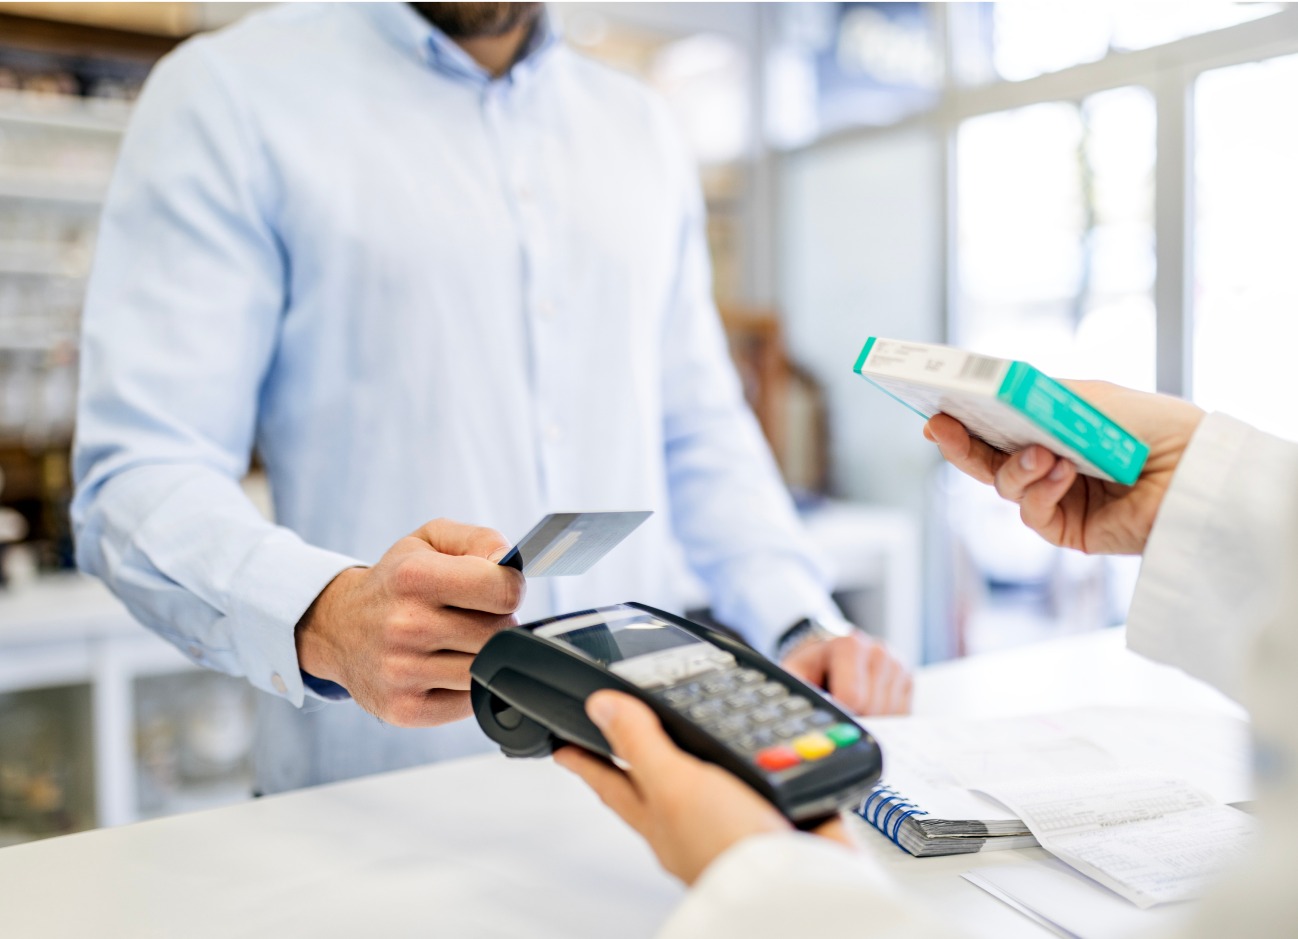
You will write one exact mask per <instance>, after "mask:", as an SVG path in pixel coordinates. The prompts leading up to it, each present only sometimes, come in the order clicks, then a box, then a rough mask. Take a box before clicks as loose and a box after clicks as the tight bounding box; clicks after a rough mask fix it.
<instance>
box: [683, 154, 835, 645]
mask: <svg viewBox="0 0 1298 939" xmlns="http://www.w3.org/2000/svg"><path fill="white" fill-rule="evenodd" d="M664 134H665V135H666V136H667V138H668V139H672V140H674V139H675V138H676V136H677V135H676V134H675V133H674V132H669V131H666V130H665V131H664ZM682 149H683V148H682ZM676 158H677V162H678V163H679V164H680V165H681V166H682V168H681V170H680V174H679V175H680V178H681V189H682V190H683V192H684V198H683V201H684V208H683V212H682V214H683V219H682V230H681V246H680V251H679V256H678V257H679V260H678V266H677V271H676V281H675V285H674V290H673V294H672V302H671V308H670V310H669V311H668V313H667V317H666V322H665V328H664V333H663V362H664V369H663V404H664V407H663V412H664V419H663V422H664V426H663V436H664V448H665V454H666V466H667V484H668V490H669V493H670V499H671V508H672V525H673V529H674V531H675V534H676V536H677V537H678V538H679V539H680V542H681V544H682V546H683V547H684V550H685V556H686V559H687V560H688V561H689V564H690V566H691V567H692V568H693V570H694V571H695V572H696V573H697V574H698V575H699V576H700V577H701V578H702V580H703V581H704V582H705V583H706V584H707V587H708V592H709V595H710V598H711V601H712V611H713V613H714V615H715V616H716V618H717V619H718V620H720V621H721V622H723V623H726V624H727V625H729V626H732V627H734V628H736V629H739V630H740V631H742V632H744V633H745V634H746V636H747V637H748V639H749V641H750V642H751V643H752V644H753V645H754V646H756V647H757V648H758V649H760V650H761V651H763V652H765V653H767V654H770V653H772V652H774V648H775V644H776V642H777V640H778V639H779V637H780V635H781V634H782V633H783V632H784V631H785V630H787V629H788V628H789V627H790V626H792V625H793V624H794V623H796V622H798V621H799V620H801V619H802V618H803V617H806V616H839V615H841V614H840V613H839V611H838V608H837V607H836V606H835V605H834V602H833V600H831V599H830V596H829V583H830V577H829V568H828V565H827V563H826V561H825V559H824V558H822V557H821V556H820V555H819V554H818V552H817V551H816V549H815V548H814V547H813V545H812V544H811V541H810V539H809V538H808V536H807V533H806V530H805V529H804V527H803V525H802V522H801V520H800V519H799V518H798V516H797V513H796V512H795V511H794V507H793V501H792V499H791V498H790V496H789V493H788V490H787V489H786V488H785V486H784V482H783V480H782V479H781V478H780V472H779V469H778V467H777V466H776V463H775V460H774V459H773V457H772V455H771V451H770V448H769V447H768V446H767V443H766V439H765V438H764V437H763V436H762V431H761V428H760V427H759V426H758V423H757V420H756V419H755V418H754V416H753V413H752V411H751V410H750V409H749V407H748V404H747V402H746V401H745V400H744V395H743V390H742V388H741V386H740V383H739V376H738V375H737V374H736V372H735V367H734V364H733V363H732V361H731V359H730V354H729V348H728V345H727V342H726V336H725V333H724V332H723V330H722V328H721V321H720V317H719V316H718V315H717V310H716V307H715V306H714V304H713V302H712V283H711V275H710V270H709V261H708V251H707V239H706V236H705V228H704V207H703V200H702V196H701V193H700V192H699V191H698V184H697V177H696V173H695V171H694V170H693V168H692V166H689V168H688V169H686V168H685V166H686V164H687V163H688V161H687V160H686V159H685V158H684V155H683V153H680V154H676Z"/></svg>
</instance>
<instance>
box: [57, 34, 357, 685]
mask: <svg viewBox="0 0 1298 939" xmlns="http://www.w3.org/2000/svg"><path fill="white" fill-rule="evenodd" d="M204 42H205V41H204V40H202V39H200V40H197V41H195V42H191V43H189V44H187V45H186V46H185V47H183V48H182V49H180V50H179V51H177V52H176V53H173V54H172V55H171V56H169V57H168V58H167V59H165V60H164V61H163V62H162V63H160V64H159V66H158V67H157V68H156V69H155V70H154V73H153V76H152V77H151V78H150V80H149V82H148V84H147V85H146V87H145V91H144V94H143V95H142V96H141V98H140V102H139V104H138V105H137V107H136V111H135V116H134V117H133V119H132V122H131V126H130V128H129V130H128V132H127V135H126V138H125V141H124V145H123V148H122V153H121V157H120V160H119V162H118V167H117V170H116V173H115V175H114V178H113V183H112V186H111V188H110V191H109V194H108V199H107V203H106V206H105V209H104V214H103V218H102V220H101V226H100V238H99V246H98V250H97V252H96V257H95V264H94V270H93V271H92V274H91V278H90V285H89V290H88V294H87V298H86V308H85V316H84V321H83V333H82V360H81V389H80V399H79V402H78V412H77V437H76V442H75V446H74V461H73V462H74V473H75V477H76V484H77V492H76V496H75V499H74V502H73V507H72V518H73V524H74V527H75V531H76V539H77V563H78V565H79V566H80V567H81V568H82V570H85V571H87V572H89V573H91V574H94V575H96V576H98V577H100V578H102V579H103V580H104V582H105V583H107V584H108V586H109V587H110V588H111V589H112V590H113V592H114V593H116V594H117V596H118V597H120V598H121V599H122V601H123V602H124V603H125V604H126V606H127V608H128V609H129V610H130V611H131V613H132V614H133V615H134V616H135V618H136V619H138V620H139V621H140V622H141V623H143V624H144V625H146V626H148V627H149V628H151V629H153V630H154V631H155V632H157V633H159V634H160V635H162V636H163V637H164V638H166V639H168V640H170V641H171V642H173V643H174V644H175V645H176V646H177V647H178V648H179V649H180V650H181V651H182V652H183V653H184V654H185V655H186V656H188V657H189V658H190V659H192V660H193V661H195V662H197V663H199V664H202V665H205V666H207V667H209V668H215V669H218V670H220V671H224V672H227V673H229V674H233V675H245V676H247V678H248V680H249V681H250V682H251V683H252V684H253V685H255V686H256V687H258V688H261V689H262V690H263V691H267V692H269V693H271V694H274V695H277V696H281V697H285V698H288V699H289V700H291V701H293V703H295V704H301V702H302V698H303V694H304V688H303V683H302V680H301V677H300V672H299V669H298V662H297V653H296V649H295V646H294V636H293V632H294V627H295V625H296V623H297V621H298V619H299V618H300V617H301V615H302V613H303V612H304V611H305V610H306V609H307V608H308V606H309V605H310V604H311V602H312V600H313V599H314V598H315V597H316V595H317V594H319V592H320V591H321V590H322V589H324V587H325V586H326V585H327V584H328V583H329V582H330V581H331V580H332V579H333V578H334V577H335V576H336V575H337V574H338V573H339V572H340V571H342V570H344V569H345V568H347V567H351V566H354V565H356V564H358V563H359V562H358V561H356V560H354V559H352V558H348V557H345V556H343V555H340V554H336V553H334V552H331V551H325V550H322V549H320V548H318V547H314V546H312V545H308V544H306V543H305V542H303V540H302V539H301V538H300V537H298V535H296V534H295V533H294V532H292V531H290V530H288V529H287V528H284V527H281V526H277V525H273V524H271V523H270V522H268V521H266V520H265V519H264V518H262V517H261V515H260V514H259V513H258V512H257V510H256V509H255V508H254V506H253V505H252V503H251V502H250V501H249V500H248V499H247V498H246V496H245V495H244V493H243V491H242V490H241V489H240V487H239V484H238V479H239V478H240V476H242V475H243V473H244V472H245V471H246V469H247V466H248V461H249V456H250V452H251V449H252V441H253V435H254V431H255V428H256V422H257V412H258V396H259V394H260V392H261V385H262V381H263V378H264V376H265V374H266V371H267V370H268V368H269V365H270V362H271V360H272V357H273V356H274V354H275V351H276V347H277V339H278V336H279V331H280V326H281V323H280V319H281V316H282V313H283V310H284V306H285V290H284V278H285V270H284V263H285V262H284V260H283V257H282V255H281V250H280V245H279V243H278V241H277V238H276V236H275V233H274V231H273V229H272V226H271V225H270V223H269V222H268V220H267V214H266V213H267V209H266V206H267V204H268V203H269V202H270V201H271V200H270V199H269V197H268V193H267V192H266V191H265V187H264V186H263V185H262V184H264V183H265V181H266V179H267V177H268V175H269V174H268V173H266V172H264V171H263V168H261V167H260V164H259V159H260V157H259V152H258V150H257V147H256V146H255V141H254V140H253V139H252V136H251V134H250V131H249V129H248V128H247V127H246V126H245V123H244V121H243V120H242V119H241V114H240V112H239V111H238V109H237V108H236V107H235V105H234V103H233V99H232V97H231V96H230V95H229V94H228V93H227V91H226V87H225V85H224V84H223V82H222V80H221V78H220V76H219V75H218V74H217V72H216V70H215V67H214V66H213V65H212V64H211V63H209V62H208V61H207V59H206V56H205V55H204V52H203V49H204V45H203V43H204Z"/></svg>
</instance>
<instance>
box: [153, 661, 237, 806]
mask: <svg viewBox="0 0 1298 939" xmlns="http://www.w3.org/2000/svg"><path fill="white" fill-rule="evenodd" d="M255 695H256V692H254V691H253V689H252V686H251V685H249V684H248V683H247V682H246V681H244V680H243V679H241V678H231V677H230V676H229V675H221V674H218V673H217V672H208V671H202V672H184V673H181V674H178V675H157V676H150V677H148V678H137V679H136V680H135V747H136V760H137V766H138V771H139V775H138V777H137V778H138V780H139V800H140V802H139V810H140V817H141V818H154V817H156V816H159V815H170V814H172V813H175V812H192V811H195V810H197V809H205V808H211V807H214V806H218V805H227V804H229V803H232V802H241V801H243V800H244V799H247V798H249V797H251V795H252V736H253V712H254V709H255Z"/></svg>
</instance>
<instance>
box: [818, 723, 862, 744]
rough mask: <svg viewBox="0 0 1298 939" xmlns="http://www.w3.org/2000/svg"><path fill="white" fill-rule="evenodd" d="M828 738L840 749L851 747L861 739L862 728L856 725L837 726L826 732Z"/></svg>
mask: <svg viewBox="0 0 1298 939" xmlns="http://www.w3.org/2000/svg"><path fill="white" fill-rule="evenodd" d="M824 734H825V736H826V737H828V738H829V739H830V740H832V741H834V743H835V744H837V745H838V746H840V747H850V746H851V745H852V744H854V743H856V742H857V741H858V740H860V739H861V728H860V727H857V726H856V725H855V724H835V725H834V726H833V727H830V728H829V729H827V730H826V731H824Z"/></svg>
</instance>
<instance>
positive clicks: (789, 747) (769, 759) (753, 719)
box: [658, 668, 861, 772]
mask: <svg viewBox="0 0 1298 939" xmlns="http://www.w3.org/2000/svg"><path fill="white" fill-rule="evenodd" d="M658 697H659V699H660V700H662V701H663V702H664V703H665V704H667V705H668V706H669V707H671V708H673V709H675V710H677V711H681V712H683V713H685V714H686V715H687V716H688V717H689V718H690V720H692V721H694V722H695V723H698V724H700V725H702V726H704V727H706V728H707V730H708V731H709V732H711V733H712V734H714V735H715V736H717V737H719V738H720V739H721V740H723V741H725V743H726V744H727V745H728V746H729V747H730V748H731V749H732V750H735V751H736V752H737V753H739V754H741V755H742V756H744V757H745V758H747V759H750V760H752V761H753V762H754V763H756V764H757V765H758V766H760V767H761V768H762V769H765V770H767V771H768V772H779V771H781V770H785V769H790V768H792V767H794V766H797V765H798V764H800V763H802V762H804V761H812V760H819V759H822V758H824V757H826V756H829V755H830V754H831V753H833V752H834V751H835V750H836V749H838V748H840V747H849V746H851V745H852V744H854V743H856V741H857V740H859V739H860V737H861V729H860V728H859V727H857V726H856V725H855V724H845V723H841V722H839V721H838V719H837V717H835V716H834V715H833V714H831V713H830V712H829V711H825V710H821V709H819V708H817V707H816V705H815V703H814V702H813V701H812V700H811V699H810V698H808V697H806V696H804V695H801V694H796V693H792V694H791V693H790V692H789V689H788V688H787V687H786V686H785V685H783V684H781V683H780V682H777V681H767V679H766V676H765V675H763V674H762V673H761V672H759V671H757V670H756V669H750V668H729V669H720V670H718V671H716V672H713V673H710V674H708V675H705V676H700V677H698V678H697V679H695V680H693V681H686V682H682V683H681V684H679V685H674V686H672V687H670V688H667V689H666V690H664V691H660V692H658Z"/></svg>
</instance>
